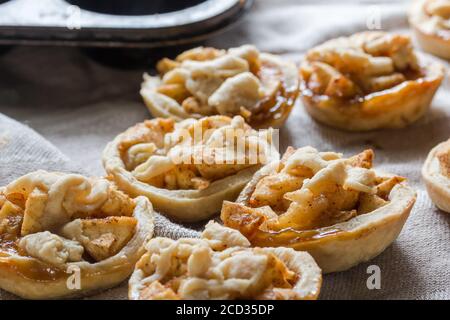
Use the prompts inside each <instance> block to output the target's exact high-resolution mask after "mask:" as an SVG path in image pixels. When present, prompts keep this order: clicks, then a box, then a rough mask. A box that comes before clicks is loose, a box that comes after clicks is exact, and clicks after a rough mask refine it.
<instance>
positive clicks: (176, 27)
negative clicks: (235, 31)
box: [0, 0, 253, 48]
mask: <svg viewBox="0 0 450 320" xmlns="http://www.w3.org/2000/svg"><path fill="white" fill-rule="evenodd" d="M252 4H253V0H9V1H7V0H0V44H35V45H47V44H50V45H72V46H96V47H142V48H145V47H147V48H151V47H161V46H167V45H180V44H185V43H190V42H194V41H199V40H203V39H205V38H206V37H208V36H210V35H212V34H214V33H216V32H218V31H220V30H222V29H224V28H226V27H227V26H229V25H231V24H232V23H233V22H235V21H237V20H238V19H239V18H240V17H241V16H242V15H243V14H244V13H245V12H246V11H247V10H248V9H249V8H250V7H251V5H252Z"/></svg>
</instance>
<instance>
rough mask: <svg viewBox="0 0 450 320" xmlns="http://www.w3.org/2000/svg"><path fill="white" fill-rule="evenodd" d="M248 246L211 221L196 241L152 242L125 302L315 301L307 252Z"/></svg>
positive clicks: (314, 270) (314, 269)
mask: <svg viewBox="0 0 450 320" xmlns="http://www.w3.org/2000/svg"><path fill="white" fill-rule="evenodd" d="M249 246H250V243H249V242H248V240H247V239H246V238H245V237H244V236H243V235H241V234H240V233H239V232H238V231H236V230H233V229H229V228H225V227H223V226H221V225H219V224H218V223H215V222H210V223H209V224H207V225H206V228H205V231H204V232H203V234H202V238H201V239H179V240H176V241H175V240H171V239H167V238H155V239H153V240H152V241H151V242H149V243H148V245H147V253H146V254H145V255H144V256H143V257H142V258H141V260H140V261H139V262H138V263H137V265H136V270H135V271H134V273H133V275H132V276H131V278H130V281H129V298H130V299H132V300H154V299H156V300H159V299H163V300H174V299H176V300H178V299H189V300H190V299H194V300H196V299H243V298H244V299H270V300H272V299H276V300H312V299H317V297H318V295H319V292H320V286H321V283H322V277H321V271H320V269H319V267H318V266H317V264H316V263H315V262H314V259H313V258H312V257H311V256H310V255H309V254H308V253H306V252H298V251H295V250H293V249H290V248H250V247H249Z"/></svg>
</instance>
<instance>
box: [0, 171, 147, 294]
mask: <svg viewBox="0 0 450 320" xmlns="http://www.w3.org/2000/svg"><path fill="white" fill-rule="evenodd" d="M152 234H153V209H152V206H151V204H150V202H149V201H148V199H147V198H145V197H138V198H136V199H131V198H129V197H128V196H127V195H125V194H124V193H122V192H121V191H119V190H117V189H116V187H115V186H113V185H112V184H111V183H110V182H108V181H107V180H106V179H100V178H98V179H94V178H85V177H83V176H81V175H78V174H65V173H57V172H46V171H36V172H33V173H30V174H27V175H25V176H22V177H20V178H19V179H17V180H15V181H13V182H11V183H10V184H9V185H7V186H6V187H3V188H1V189H0V288H2V289H5V290H7V291H9V292H12V293H14V294H16V295H18V296H21V297H23V298H29V299H48V298H61V297H73V296H81V295H86V294H88V293H91V292H92V291H96V290H100V289H105V288H109V287H112V286H115V285H117V284H119V283H120V282H122V281H123V280H125V279H126V278H127V277H128V276H129V275H130V274H131V273H132V271H133V268H134V264H135V263H136V261H137V260H138V259H139V258H140V257H141V256H142V254H143V253H144V243H146V242H147V241H148V240H149V239H150V238H151V237H152ZM71 277H78V279H75V278H71ZM72 280H73V281H74V285H73V286H70V285H69V283H70V282H71V281H72ZM77 281H78V284H79V287H77V285H76V283H77Z"/></svg>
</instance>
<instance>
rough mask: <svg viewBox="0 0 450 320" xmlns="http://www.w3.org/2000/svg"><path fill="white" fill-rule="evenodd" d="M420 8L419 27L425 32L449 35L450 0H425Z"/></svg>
mask: <svg viewBox="0 0 450 320" xmlns="http://www.w3.org/2000/svg"><path fill="white" fill-rule="evenodd" d="M422 10H423V11H422V14H423V17H422V20H421V22H422V23H421V27H422V28H423V30H424V31H425V32H427V33H434V34H439V35H441V36H443V37H449V36H450V1H448V0H425V1H423V7H422Z"/></svg>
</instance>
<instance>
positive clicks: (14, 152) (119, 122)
mask: <svg viewBox="0 0 450 320" xmlns="http://www.w3.org/2000/svg"><path fill="white" fill-rule="evenodd" d="M407 2H408V1H407ZM303 3H304V2H303V1H297V0H279V1H273V0H257V1H256V5H255V7H254V9H253V11H252V13H251V14H250V15H248V16H247V17H246V18H245V19H244V21H242V22H241V23H240V24H239V25H238V26H236V27H234V28H233V29H231V30H229V31H228V32H227V33H225V34H222V35H218V36H217V38H216V39H215V40H214V41H211V42H210V44H212V45H217V46H220V47H233V46H238V45H240V44H244V43H254V44H255V45H257V46H258V47H259V48H260V49H261V50H262V51H269V52H273V53H279V54H284V55H285V56H286V57H288V58H290V59H292V60H294V61H295V62H298V61H299V59H300V54H301V53H302V52H304V51H305V50H306V49H308V48H309V47H311V46H313V45H316V44H319V43H320V42H322V41H324V40H327V39H330V38H333V37H336V36H339V35H349V34H351V33H353V32H356V31H363V30H366V29H367V27H366V18H367V17H368V15H369V14H374V12H375V14H376V12H377V10H379V11H380V12H381V23H382V27H383V28H384V30H405V29H406V27H407V24H406V6H405V5H404V4H398V3H396V2H395V1H382V2H380V3H382V4H380V6H379V7H377V8H378V9H375V11H374V10H373V9H372V11H370V10H369V9H368V6H362V5H353V4H352V3H351V2H349V1H346V2H344V4H342V5H340V6H335V5H333V4H330V2H318V4H314V5H313V4H312V3H313V2H312V1H311V2H307V4H303ZM314 3H317V2H314ZM164 54H168V55H171V56H174V55H175V52H172V51H168V52H166V53H164ZM55 66H58V67H55ZM0 70H2V74H1V76H0V101H1V102H0V112H2V113H5V114H6V115H9V116H11V117H13V118H15V119H17V120H19V121H22V122H25V123H26V124H28V125H30V126H31V127H33V128H34V129H35V130H37V131H38V132H39V133H41V134H42V135H43V136H44V137H45V138H47V139H48V140H49V141H50V142H51V143H52V144H53V145H52V144H50V143H48V142H46V141H45V140H44V139H43V138H42V137H40V136H38V135H36V133H34V132H32V131H31V130H30V129H29V128H27V127H25V126H21V125H19V124H17V123H15V122H12V121H11V120H10V119H6V118H4V117H0V137H1V138H0V184H1V185H4V184H5V183H6V182H8V181H11V180H12V179H13V178H15V177H16V176H19V175H21V174H24V173H26V172H28V171H31V170H34V169H38V168H40V169H47V170H64V171H76V172H83V173H84V172H85V173H88V174H97V175H101V174H103V173H104V172H103V170H102V167H101V163H100V157H101V152H102V150H103V148H104V146H105V144H106V143H107V142H108V141H110V140H111V139H112V138H113V137H114V136H116V135H117V134H118V133H120V132H122V131H124V130H125V129H126V128H128V127H129V126H131V125H133V124H135V123H137V122H140V121H142V120H143V119H145V118H146V117H148V116H149V115H148V112H147V110H146V108H145V107H144V105H143V103H142V102H141V101H140V100H139V97H138V90H139V87H140V82H141V75H142V72H143V71H144V69H140V70H128V71H124V70H118V69H111V68H107V67H104V66H101V65H98V64H96V63H95V62H93V61H91V60H90V59H89V58H87V57H86V56H84V55H83V54H80V53H79V51H78V49H70V48H69V49H65V48H56V49H55V48H33V49H32V50H30V48H15V49H13V50H12V51H10V52H8V53H6V54H5V55H4V56H2V57H0ZM43 71H45V72H43ZM444 85H446V86H448V84H447V83H445V84H444ZM449 101H450V87H448V89H447V90H444V89H441V90H439V92H438V94H437V96H436V99H435V100H434V102H433V106H432V110H431V111H430V112H428V113H427V115H426V116H425V118H423V119H421V120H420V121H419V122H418V123H416V124H414V125H413V126H411V127H408V128H405V129H402V130H384V131H375V132H367V133H348V132H342V131H339V130H335V129H331V128H328V127H325V126H322V125H319V124H317V123H316V122H314V121H312V120H311V119H310V117H309V116H308V115H307V114H306V113H305V112H304V111H303V110H302V108H301V107H300V106H296V107H295V108H294V110H293V112H292V114H291V116H290V118H289V120H288V122H287V124H286V126H285V127H284V128H283V129H282V131H281V142H282V143H281V144H282V150H283V151H284V148H286V146H288V145H293V146H295V147H300V146H305V145H312V146H314V147H316V148H318V149H320V150H324V151H325V150H327V151H329V150H335V151H339V152H343V153H344V154H345V155H351V154H354V153H356V152H358V151H361V150H362V149H364V148H367V147H372V148H374V149H375V152H376V159H375V163H376V166H377V167H378V168H379V169H380V170H383V171H386V172H393V173H396V174H399V175H403V176H406V177H408V178H409V180H410V183H411V185H412V186H413V187H414V188H415V189H417V191H418V199H417V203H416V205H415V207H414V209H413V211H412V213H411V216H410V218H409V220H408V221H407V223H406V225H405V227H404V229H403V231H402V233H401V234H400V237H399V238H398V239H397V241H395V242H394V244H393V245H392V246H391V247H389V248H388V249H387V250H386V251H385V252H384V253H383V254H381V255H380V256H379V257H377V258H375V259H374V260H372V261H371V262H368V263H363V264H361V265H360V266H357V267H355V268H353V269H351V270H349V271H346V272H342V273H337V274H331V275H326V276H324V281H323V289H322V292H321V295H320V298H322V299H407V298H408V299H450V286H449V285H448V283H449V281H450V215H448V214H445V213H443V212H442V211H439V210H438V209H436V208H435V206H434V205H433V204H432V203H431V201H430V199H429V197H428V195H427V194H426V191H425V188H424V185H423V183H422V180H421V178H420V168H421V166H422V163H423V161H424V160H425V157H426V155H427V153H428V152H429V150H431V148H432V147H433V146H434V145H436V144H437V143H439V142H441V141H444V140H447V139H448V138H449V137H450V126H449V123H450V122H449V121H450V105H449ZM5 142H6V143H5ZM12 142H14V144H12ZM55 146H56V147H55ZM57 148H58V149H59V150H61V151H62V153H64V154H66V155H67V157H66V156H63V155H62V154H61V152H59V151H58V149H57ZM69 158H70V159H71V160H69ZM81 168H82V169H81ZM169 225H170V226H171V227H170V228H169V227H166V226H169ZM195 227H197V228H198V226H195ZM156 232H157V234H159V235H161V234H165V235H167V236H169V237H174V238H176V237H178V236H179V235H180V234H186V232H187V231H186V229H181V227H175V225H174V224H169V222H168V221H167V220H166V219H164V218H161V217H160V218H159V219H158V220H157V230H156ZM372 264H376V265H378V266H379V267H380V268H381V289H380V290H368V289H367V287H366V281H367V278H368V276H369V275H368V274H367V273H366V270H367V267H368V266H369V265H372ZM0 297H1V298H3V299H7V298H11V295H8V294H5V293H1V296H0ZM94 298H98V299H105V298H107V299H125V298H126V285H123V286H121V287H119V288H116V289H113V290H110V291H107V292H104V293H101V294H100V295H97V296H95V297H94Z"/></svg>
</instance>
